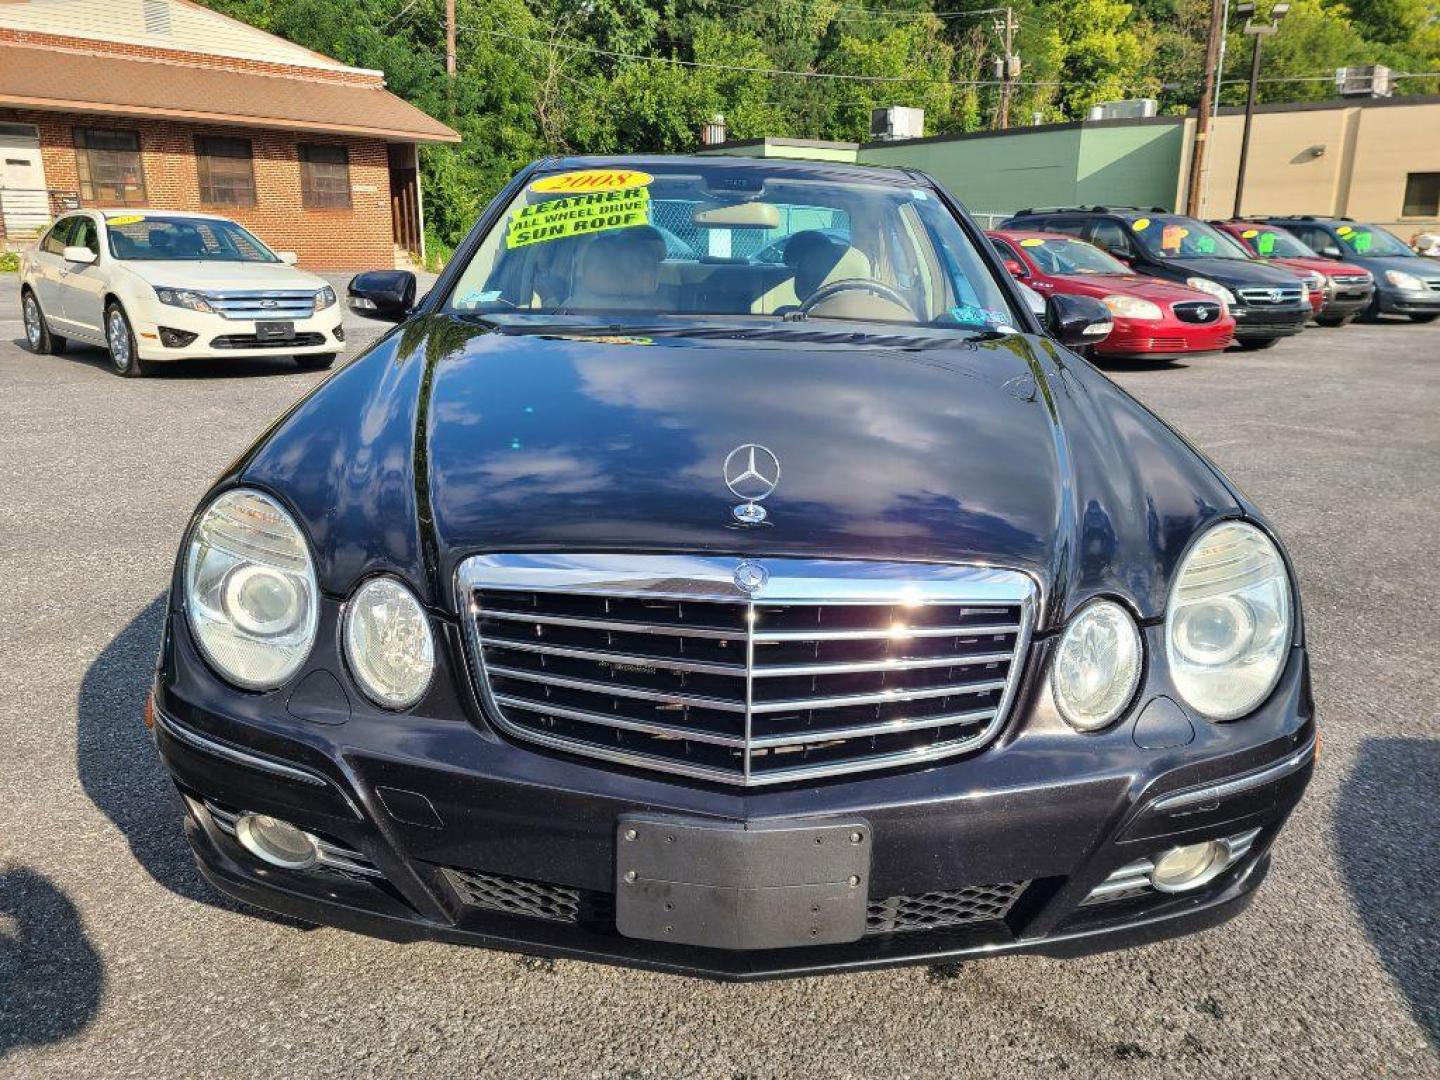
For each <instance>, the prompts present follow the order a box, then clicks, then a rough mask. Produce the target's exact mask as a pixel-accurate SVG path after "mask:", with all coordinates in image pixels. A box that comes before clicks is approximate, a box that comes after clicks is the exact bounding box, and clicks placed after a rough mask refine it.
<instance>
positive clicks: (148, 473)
mask: <svg viewBox="0 0 1440 1080" xmlns="http://www.w3.org/2000/svg"><path fill="white" fill-rule="evenodd" d="M335 280H336V281H337V283H338V282H341V281H343V278H336V279H335ZM17 292H18V283H17V281H16V279H15V276H14V275H0V733H3V743H0V746H3V750H0V795H3V798H0V1074H3V1075H6V1076H17V1077H32V1076H35V1077H40V1076H43V1077H53V1076H76V1075H83V1076H85V1077H87V1078H99V1077H108V1076H145V1077H169V1076H185V1077H190V1076H245V1077H259V1076H276V1077H280V1076H284V1077H294V1076H340V1075H353V1074H355V1073H364V1074H370V1075H409V1074H426V1075H431V1076H459V1075H482V1074H483V1075H506V1076H555V1075H567V1076H568V1075H579V1076H596V1077H612V1076H613V1077H621V1076H623V1077H676V1076H704V1077H721V1078H739V1077H756V1078H759V1077H770V1076H792V1075H793V1076H806V1077H815V1076H862V1075H863V1076H885V1077H900V1076H906V1077H911V1076H914V1077H918V1076H937V1075H944V1076H950V1077H960V1076H971V1075H975V1076H981V1075H985V1076H988V1075H1005V1076H1007V1077H1017V1078H1018V1077H1029V1076H1036V1077H1040V1076H1043V1077H1051V1076H1057V1075H1072V1076H1079V1077H1093V1076H1122V1077H1129V1076H1164V1077H1242V1076H1243V1077H1282V1076H1283V1077H1290V1076H1327V1077H1358V1076H1366V1077H1401V1078H1411V1077H1430V1076H1435V1077H1440V1051H1437V1047H1440V902H1437V899H1436V895H1437V894H1436V885H1435V883H1436V881H1437V880H1440V722H1437V714H1440V706H1437V702H1440V665H1437V663H1436V658H1437V649H1436V645H1435V642H1436V641H1437V639H1440V607H1437V604H1436V595H1437V592H1440V570H1437V556H1436V554H1435V545H1434V542H1433V538H1434V537H1435V536H1436V535H1437V534H1440V483H1437V481H1436V477H1437V475H1440V325H1432V326H1428V327H1424V326H1415V325H1411V324H1408V323H1400V322H1394V323H1387V324H1385V325H1382V326H1352V327H1348V328H1345V329H1342V330H1328V331H1327V330H1311V331H1309V332H1307V333H1305V334H1304V335H1303V336H1302V337H1300V338H1298V339H1294V340H1291V341H1287V342H1284V343H1282V344H1281V345H1280V346H1279V347H1277V348H1275V349H1272V350H1269V351H1266V352H1260V353H1248V354H1246V353H1232V354H1228V355H1225V356H1219V357H1205V358H1201V359H1198V360H1195V361H1192V362H1189V363H1188V364H1176V365H1171V366H1164V367H1151V368H1144V369H1136V368H1128V369H1116V370H1114V371H1113V372H1112V375H1113V377H1115V378H1116V379H1117V380H1118V381H1119V382H1120V383H1121V384H1123V385H1124V386H1125V387H1126V388H1127V389H1129V390H1130V391H1132V392H1133V393H1135V394H1136V395H1137V396H1138V397H1140V398H1141V399H1142V400H1143V401H1145V402H1146V403H1147V404H1149V405H1150V406H1151V407H1153V408H1154V409H1156V410H1157V411H1159V412H1160V413H1161V414H1162V415H1164V416H1165V417H1167V418H1168V419H1170V420H1171V421H1172V422H1174V423H1175V424H1176V425H1177V426H1178V427H1180V428H1181V430H1183V431H1184V432H1185V433H1187V434H1188V435H1189V436H1190V437H1191V438H1192V439H1193V440H1194V441H1195V442H1196V443H1197V444H1198V445H1199V446H1200V447H1202V448H1203V449H1204V450H1205V451H1206V452H1208V453H1209V454H1210V455H1211V456H1212V457H1213V458H1214V459H1215V460H1217V461H1218V462H1219V464H1220V465H1221V466H1222V467H1223V468H1225V469H1226V470H1227V471H1228V472H1229V473H1230V475H1231V476H1232V477H1233V478H1234V479H1235V480H1236V481H1237V482H1238V483H1239V485H1240V486H1241V487H1242V488H1244V489H1245V490H1246V492H1247V493H1248V494H1249V495H1250V496H1251V497H1252V498H1253V499H1255V500H1256V501H1257V502H1258V503H1259V504H1260V505H1262V506H1263V507H1265V508H1266V510H1267V511H1268V512H1269V514H1270V515H1271V517H1272V519H1273V520H1274V521H1275V522H1276V523H1277V525H1278V526H1279V528H1280V530H1281V532H1282V535H1283V536H1284V538H1285V539H1286V541H1287V542H1288V544H1289V547H1290V551H1291V554H1292V555H1293V556H1294V558H1295V561H1296V563H1297V565H1298V567H1299V572H1300V575H1301V579H1302V595H1303V599H1304V603H1305V610H1306V616H1307V624H1308V632H1309V638H1310V645H1311V650H1312V656H1313V660H1314V665H1315V666H1314V677H1315V693H1316V698H1317V704H1318V710H1319V714H1320V717H1321V723H1322V725H1323V733H1324V754H1323V757H1322V759H1321V761H1320V764H1319V767H1318V770H1317V772H1316V776H1315V781H1314V783H1313V784H1312V786H1311V788H1310V792H1309V794H1308V795H1307V797H1306V799H1305V800H1304V802H1303V803H1302V805H1301V807H1300V809H1299V811H1298V812H1297V814H1296V816H1295V817H1294V818H1293V819H1292V822H1291V824H1290V826H1289V828H1288V829H1287V830H1286V832H1285V833H1284V834H1283V835H1282V836H1281V837H1280V840H1279V842H1278V844H1277V847H1276V856H1275V866H1274V868H1273V870H1272V872H1271V875H1270V879H1269V881H1268V882H1267V884H1266V885H1265V886H1264V887H1263V888H1262V889H1261V891H1260V893H1259V896H1258V897H1257V899H1256V902H1255V904H1254V906H1253V907H1252V908H1251V909H1250V911H1249V912H1247V913H1246V914H1244V915H1242V916H1241V917H1240V919H1239V920H1237V921H1236V922H1233V923H1231V924H1229V925H1228V926H1226V927H1224V928H1222V929H1220V930H1217V931H1213V932H1210V933H1208V934H1204V935H1200V936H1197V937H1192V938H1188V939H1183V940H1180V941H1176V942H1170V943H1165V944H1160V945H1154V946H1150V947H1147V948H1143V949H1139V950H1135V951H1131V952H1125V953H1118V954H1112V955H1108V956H1100V957H1094V958H1089V959H1084V960H1072V961H1051V960H1044V959H1029V958H1010V959H995V960H986V961H978V962H974V963H970V964H967V965H964V966H960V967H957V968H954V969H949V968H947V969H926V968H923V967H920V968H906V969H900V970H897V971H890V972H881V973H872V974H863V975H853V976H839V977H829V978H824V979H810V980H801V981H793V982H782V983H770V984H760V985H752V986H728V985H714V984H709V983H703V982H697V981H690V980H685V979H680V978H675V977H670V976H661V975H652V974H647V973H642V972H634V971H628V970H623V969H615V968H603V967H595V966H589V965H585V964H581V963H575V962H560V963H549V962H540V961H535V960H530V959H526V958H521V957H516V956H513V955H506V954H501V953H492V952H485V951H480V950H471V949H462V948H456V947H452V946H442V945H428V944H422V945H410V946H398V945H391V944H387V943H383V942H379V941H373V940H370V939H366V938H362V937H358V936H354V935H351V934H347V933H343V932H341V931H337V930H331V929H327V928H318V929H306V928H303V927H299V926H297V925H294V924H291V923H288V922H284V921H279V920H275V919H267V918H260V917H256V916H255V915H254V914H253V913H251V912H247V911H242V910H240V909H237V908H236V907H235V906H234V905H232V904H231V903H230V902H228V901H226V900H224V899H222V898H221V897H220V896H219V895H218V894H216V893H215V892H214V891H212V890H211V889H210V888H209V887H208V886H207V885H206V884H205V883H204V882H203V881H202V880H201V879H200V877H199V875H198V873H197V872H196V871H195V869H194V866H193V864H192V862H191V859H190V855H189V851H188V849H187V848H186V846H185V844H184V841H183V839H182V837H181V833H180V824H179V822H180V808H179V805H178V800H177V798H176V796H175V793H174V791H173V789H172V788H171V787H170V785H169V783H168V781H167V780H166V779H165V777H164V776H163V775H162V772H161V769H160V767H159V765H158V763H157V761H156V758H155V755H154V752H153V749H152V747H151V746H150V743H149V741H148V738H147V736H146V733H145V731H144V729H143V727H142V726H141V722H140V715H141V709H142V705H143V701H144V696H145V692H146V688H147V685H148V683H149V680H150V677H151V671H152V665H153V660H154V656H155V651H156V647H157V641H158V633H159V625H160V608H161V603H162V593H163V590H164V588H165V587H166V582H167V578H168V574H169V570H170V566H171V562H172V559H173V557H174V552H175V548H176V545H177V543H178V541H179V537H180V533H181V530H182V528H183V526H184V523H185V521H186V519H187V517H188V515H189V514H190V512H191V510H192V509H193V507H194V506H195V504H196V502H197V501H198V499H199V498H200V496H201V495H202V494H203V492H204V491H205V489H206V487H207V486H208V485H209V484H210V482H211V480H212V479H213V478H214V476H215V475H216V474H217V473H218V472H219V471H220V470H221V469H222V468H223V467H224V466H225V465H226V464H227V463H228V462H229V461H230V460H231V459H232V458H233V457H234V456H235V455H236V454H238V453H239V452H240V451H241V450H242V449H244V447H245V446H246V445H248V443H249V442H250V441H251V440H252V439H253V438H254V437H255V435H256V434H258V433H259V432H260V431H261V430H262V428H263V427H264V425H265V424H266V423H267V421H268V420H269V419H271V418H272V417H274V416H275V415H276V414H277V413H279V412H280V411H281V410H282V409H284V408H285V407H286V406H287V405H288V404H289V403H291V402H292V401H293V400H294V399H295V398H296V397H298V396H299V395H300V394H302V393H303V392H305V391H306V390H308V389H309V388H310V387H311V386H313V385H314V384H315V383H316V382H317V381H318V380H319V379H320V378H321V377H322V376H320V375H316V374H307V373H302V372H300V371H298V370H297V369H295V368H294V367H293V366H292V365H291V364H290V363H289V362H288V361H286V360H283V359H278V358H277V359H275V360H266V361H260V362H253V363H239V362H234V361H232V362H228V363H214V364H209V363H207V364H202V365H196V366H195V367H194V368H191V369H188V370H185V371H175V372H170V373H166V374H163V375H161V376H158V377H156V378H152V379H143V380H122V379H120V378H118V377H116V376H115V375H113V374H112V373H111V371H110V370H109V368H108V363H107V360H106V358H105V357H104V355H103V354H102V353H101V352H99V351H98V350H93V349H89V348H77V347H72V349H71V351H70V352H69V353H67V354H65V355H63V356H59V357H41V356H33V355H31V354H30V353H28V352H27V351H26V350H25V349H24V348H23V347H22V345H21V341H22V328H21V324H20V322H19V306H18V298H17ZM349 328H350V330H351V331H352V335H351V341H352V351H353V350H354V349H356V348H358V347H359V346H360V345H361V344H362V343H363V342H364V341H366V340H368V339H369V338H373V337H374V336H376V335H377V334H378V333H379V331H380V329H381V328H380V325H379V324H376V323H368V324H367V323H363V322H360V321H358V320H353V319H352V320H351V321H350V323H349ZM367 335H368V337H367Z"/></svg>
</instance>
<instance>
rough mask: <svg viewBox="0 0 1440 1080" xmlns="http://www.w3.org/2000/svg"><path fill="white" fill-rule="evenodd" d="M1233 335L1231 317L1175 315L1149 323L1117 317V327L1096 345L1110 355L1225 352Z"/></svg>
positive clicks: (1120, 357) (1119, 356) (1097, 353)
mask: <svg viewBox="0 0 1440 1080" xmlns="http://www.w3.org/2000/svg"><path fill="white" fill-rule="evenodd" d="M1234 337H1235V324H1234V322H1233V321H1232V320H1230V319H1225V320H1223V321H1222V322H1218V323H1211V324H1208V325H1203V324H1200V323H1184V322H1181V321H1180V320H1179V319H1175V318H1167V319H1164V320H1159V321H1152V322H1148V323H1146V322H1139V321H1136V320H1133V319H1119V318H1117V319H1116V320H1115V329H1114V330H1113V331H1112V332H1111V334H1110V336H1109V337H1107V338H1106V339H1105V340H1104V341H1102V342H1101V343H1100V344H1098V345H1096V346H1095V353H1096V355H1097V356H1104V357H1108V358H1111V359H1124V358H1127V357H1140V358H1150V359H1154V358H1158V357H1164V356H1193V355H1195V354H1197V353H1210V352H1223V351H1224V350H1225V349H1227V348H1229V347H1230V345H1231V343H1232V342H1233V341H1234Z"/></svg>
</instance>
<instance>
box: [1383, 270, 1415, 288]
mask: <svg viewBox="0 0 1440 1080" xmlns="http://www.w3.org/2000/svg"><path fill="white" fill-rule="evenodd" d="M1385 280H1386V281H1388V282H1389V283H1390V284H1391V285H1394V286H1395V287H1396V288H1397V289H1404V290H1405V291H1406V292H1419V291H1421V290H1422V289H1424V288H1425V282H1423V281H1421V280H1420V279H1419V278H1418V277H1416V276H1415V275H1414V274H1407V273H1406V272H1405V271H1404V270H1386V271H1385Z"/></svg>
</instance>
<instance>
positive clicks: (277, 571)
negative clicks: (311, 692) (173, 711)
mask: <svg viewBox="0 0 1440 1080" xmlns="http://www.w3.org/2000/svg"><path fill="white" fill-rule="evenodd" d="M319 600H320V590H319V587H318V586H317V585H316V582H315V566H314V563H313V562H312V561H311V558H310V548H309V545H308V544H306V542H305V537H304V535H303V534H302V533H301V532H300V529H299V527H298V526H297V525H296V524H295V522H294V521H293V520H292V519H291V517H290V515H289V514H287V513H286V512H285V511H284V509H282V508H281V506H280V504H279V503H277V502H276V501H275V500H274V499H272V498H270V496H268V495H265V494H263V493H262V492H259V491H252V490H249V489H246V488H236V489H235V490H233V491H227V492H225V493H224V494H223V495H220V496H219V497H218V498H216V499H215V501H214V502H212V503H211V504H210V505H209V506H208V507H207V508H206V509H205V512H204V514H202V515H201V517H200V521H199V523H198V524H197V525H196V526H195V531H194V532H193V533H191V536H190V549H189V551H188V552H187V553H186V557H185V612H186V615H187V616H188V618H189V621H190V629H191V631H192V632H193V633H194V635H195V640H196V641H197V642H198V643H199V645H200V650H201V652H203V653H204V654H205V658H206V659H207V660H209V661H210V663H211V665H212V666H213V667H214V668H215V669H216V671H218V672H219V673H220V675H221V676H223V677H224V678H226V679H228V680H229V681H230V682H232V683H234V684H235V685H237V686H241V687H244V688H245V689H247V690H272V689H274V688H275V687H277V686H279V685H281V684H282V683H284V682H285V681H286V680H287V679H289V678H290V676H292V675H294V674H295V672H296V671H298V670H299V669H300V665H301V664H303V663H304V662H305V658H306V657H307V656H309V655H310V647H311V646H312V645H314V644H315V631H316V628H317V627H318V625H319V621H320V609H319Z"/></svg>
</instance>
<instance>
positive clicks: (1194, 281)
mask: <svg viewBox="0 0 1440 1080" xmlns="http://www.w3.org/2000/svg"><path fill="white" fill-rule="evenodd" d="M1185 284H1186V285H1189V286H1190V288H1192V289H1199V290H1200V291H1201V292H1208V293H1209V294H1210V295H1211V296H1215V297H1218V298H1219V299H1221V300H1223V301H1224V302H1225V303H1226V304H1233V303H1235V294H1234V293H1232V292H1231V291H1230V290H1229V289H1227V288H1226V287H1225V286H1224V285H1221V284H1220V283H1219V282H1218V281H1211V280H1210V279H1209V278H1205V277H1192V278H1186V279H1185Z"/></svg>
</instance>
